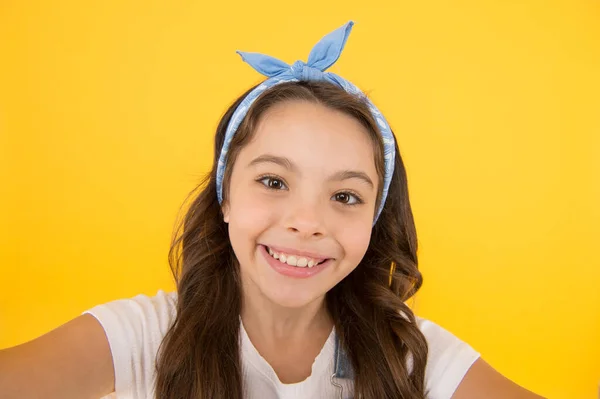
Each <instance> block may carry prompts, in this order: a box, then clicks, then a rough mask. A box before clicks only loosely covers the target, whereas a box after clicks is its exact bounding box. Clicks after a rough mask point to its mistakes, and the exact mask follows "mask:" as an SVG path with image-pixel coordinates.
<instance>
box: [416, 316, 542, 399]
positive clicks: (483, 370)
mask: <svg viewBox="0 0 600 399" xmlns="http://www.w3.org/2000/svg"><path fill="white" fill-rule="evenodd" d="M416 320H417V324H418V325H419V329H420V330H421V332H423V335H425V338H426V340H427V343H428V346H429V351H428V356H427V366H426V370H425V388H426V389H427V390H429V396H428V397H429V398H430V399H470V398H488V399H495V398H497V399H503V398H519V399H543V398H542V397H541V396H538V395H536V394H534V393H533V392H531V391H528V390H527V389H525V388H523V387H521V386H519V385H517V384H516V383H514V382H512V381H511V380H509V379H508V378H506V377H504V376H503V375H502V374H500V373H499V372H498V371H496V370H494V368H492V366H490V365H489V364H488V363H487V362H486V361H485V360H484V359H482V358H481V356H480V353H479V352H477V351H476V350H475V349H474V348H473V347H471V345H469V344H468V343H466V342H465V341H463V340H461V339H460V338H459V337H457V336H456V335H454V334H453V333H451V332H450V331H448V330H446V329H445V328H443V327H441V326H440V325H438V324H436V323H434V322H432V321H431V320H427V319H424V318H421V317H418V316H417V317H416Z"/></svg>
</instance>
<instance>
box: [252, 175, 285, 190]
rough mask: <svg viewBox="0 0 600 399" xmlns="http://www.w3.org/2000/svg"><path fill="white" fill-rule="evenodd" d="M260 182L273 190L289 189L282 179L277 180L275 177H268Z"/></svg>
mask: <svg viewBox="0 0 600 399" xmlns="http://www.w3.org/2000/svg"><path fill="white" fill-rule="evenodd" d="M258 181H259V182H261V183H262V184H263V185H264V186H265V187H267V188H269V189H271V190H285V189H287V187H286V186H285V183H284V182H283V181H282V180H281V179H277V178H275V177H270V176H266V177H263V178H262V179H260V180H258Z"/></svg>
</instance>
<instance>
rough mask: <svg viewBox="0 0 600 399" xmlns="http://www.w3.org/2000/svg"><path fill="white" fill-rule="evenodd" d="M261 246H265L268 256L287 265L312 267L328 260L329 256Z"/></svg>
mask: <svg viewBox="0 0 600 399" xmlns="http://www.w3.org/2000/svg"><path fill="white" fill-rule="evenodd" d="M263 247H264V248H265V250H266V251H267V253H268V254H269V256H271V257H272V258H273V259H276V260H278V261H279V262H281V263H284V264H286V265H288V266H295V267H308V268H313V267H315V266H318V265H321V264H323V263H325V262H327V261H328V260H329V258H319V257H313V256H306V255H304V254H298V253H294V252H292V251H290V252H284V251H281V250H279V249H273V248H271V247H268V246H266V245H263Z"/></svg>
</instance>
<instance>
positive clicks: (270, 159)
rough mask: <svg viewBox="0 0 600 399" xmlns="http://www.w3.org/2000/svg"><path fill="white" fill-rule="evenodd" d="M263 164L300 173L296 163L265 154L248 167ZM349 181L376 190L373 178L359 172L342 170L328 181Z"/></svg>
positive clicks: (251, 162)
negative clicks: (356, 180)
mask: <svg viewBox="0 0 600 399" xmlns="http://www.w3.org/2000/svg"><path fill="white" fill-rule="evenodd" d="M261 163H273V164H276V165H279V166H281V167H283V168H285V169H287V170H289V171H292V172H297V171H298V168H297V167H296V165H294V163H293V162H292V161H290V160H289V159H288V158H286V157H280V156H277V155H271V154H263V155H261V156H258V157H256V158H254V159H253V160H252V161H250V163H249V164H248V167H250V166H254V165H258V164H261ZM348 179H359V180H362V181H363V182H364V183H366V184H368V185H369V186H370V187H371V189H373V188H375V184H373V181H372V180H371V178H370V177H369V176H368V175H367V174H366V173H364V172H361V171H357V170H342V171H339V172H336V173H334V174H333V175H332V176H331V177H329V179H328V180H330V181H343V180H348Z"/></svg>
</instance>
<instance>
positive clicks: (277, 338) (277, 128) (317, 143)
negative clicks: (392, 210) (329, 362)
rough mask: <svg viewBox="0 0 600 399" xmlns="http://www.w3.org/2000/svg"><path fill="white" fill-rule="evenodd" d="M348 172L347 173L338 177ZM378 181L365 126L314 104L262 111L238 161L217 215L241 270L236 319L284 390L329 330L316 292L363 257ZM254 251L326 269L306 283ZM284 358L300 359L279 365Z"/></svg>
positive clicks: (304, 370)
mask: <svg viewBox="0 0 600 399" xmlns="http://www.w3.org/2000/svg"><path fill="white" fill-rule="evenodd" d="M266 156H269V157H277V158H278V159H279V158H285V161H284V162H279V161H278V160H276V159H272V158H271V159H265V157H266ZM348 171H353V172H356V173H354V174H348V173H346V175H345V176H344V175H341V174H342V173H343V172H348ZM358 176H362V177H358ZM377 180H378V178H377V171H376V169H375V162H374V154H373V146H372V144H371V141H370V139H369V136H368V133H367V132H366V130H365V128H364V127H363V126H362V125H361V124H360V123H359V122H358V121H357V120H355V119H354V118H352V117H350V116H348V115H346V114H344V113H341V112H339V111H335V110H332V109H329V108H326V107H325V106H323V105H320V104H316V103H310V102H300V101H295V102H291V101H290V102H285V103H281V104H278V105H276V106H274V107H273V108H271V109H269V110H268V111H267V112H266V113H265V114H264V115H263V117H262V118H261V120H260V122H259V124H258V126H257V130H256V132H255V135H254V137H253V140H252V141H251V142H250V143H249V144H248V145H247V146H245V147H244V148H243V149H242V150H241V151H240V153H239V155H238V158H237V160H236V162H235V164H234V166H233V171H232V176H231V182H230V189H229V195H228V201H227V203H225V204H224V207H223V213H224V220H225V221H226V222H227V223H228V225H229V235H230V240H231V244H232V247H233V249H234V251H235V254H236V256H237V258H238V260H239V262H240V270H241V275H242V287H243V307H242V315H241V316H242V321H243V323H244V327H245V329H246V331H247V332H248V335H249V337H250V339H251V340H252V342H253V344H254V345H255V346H256V348H257V349H258V350H259V352H260V353H261V355H263V357H265V359H266V360H267V361H268V362H269V363H270V364H271V365H272V366H273V368H274V369H275V371H276V372H277V374H278V375H279V377H280V379H282V381H284V382H285V381H290V382H298V381H301V380H303V379H305V378H306V377H308V375H309V374H310V367H311V365H312V362H313V360H314V358H315V356H316V355H317V354H318V353H319V351H320V349H321V348H322V346H323V344H324V343H325V341H326V339H327V337H328V336H329V334H330V332H331V329H332V327H333V322H332V321H331V319H330V317H329V315H328V314H327V312H326V311H325V308H324V298H325V293H326V292H327V291H329V290H330V289H331V288H332V287H333V286H335V285H336V284H337V283H338V282H339V281H341V280H342V279H343V278H344V277H346V276H347V275H348V274H349V273H350V272H351V271H352V270H354V268H356V266H357V265H358V263H359V262H360V260H361V259H362V258H363V256H364V254H365V252H366V250H367V247H368V245H369V240H370V236H371V227H372V221H373V214H374V209H375V201H376V196H377V186H376V182H377ZM273 186H275V187H277V188H276V189H274V188H269V187H273ZM259 245H267V246H269V247H283V248H289V249H291V250H292V251H307V252H311V253H315V254H318V255H320V257H323V258H331V259H333V261H331V262H330V264H329V265H328V266H327V267H326V268H324V269H323V270H322V271H321V272H320V273H318V274H316V275H314V276H311V277H309V278H295V277H289V276H284V275H282V274H280V273H278V272H276V271H275V270H274V269H273V268H272V267H271V266H270V265H269V264H268V263H267V261H266V259H265V256H264V254H262V253H261V252H260V247H259ZM307 348H309V350H307ZM291 356H292V357H291ZM290 358H293V359H303V361H299V362H297V361H295V362H294V363H295V366H290V367H286V363H288V362H289V361H286V359H290ZM295 380H298V381H295Z"/></svg>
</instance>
